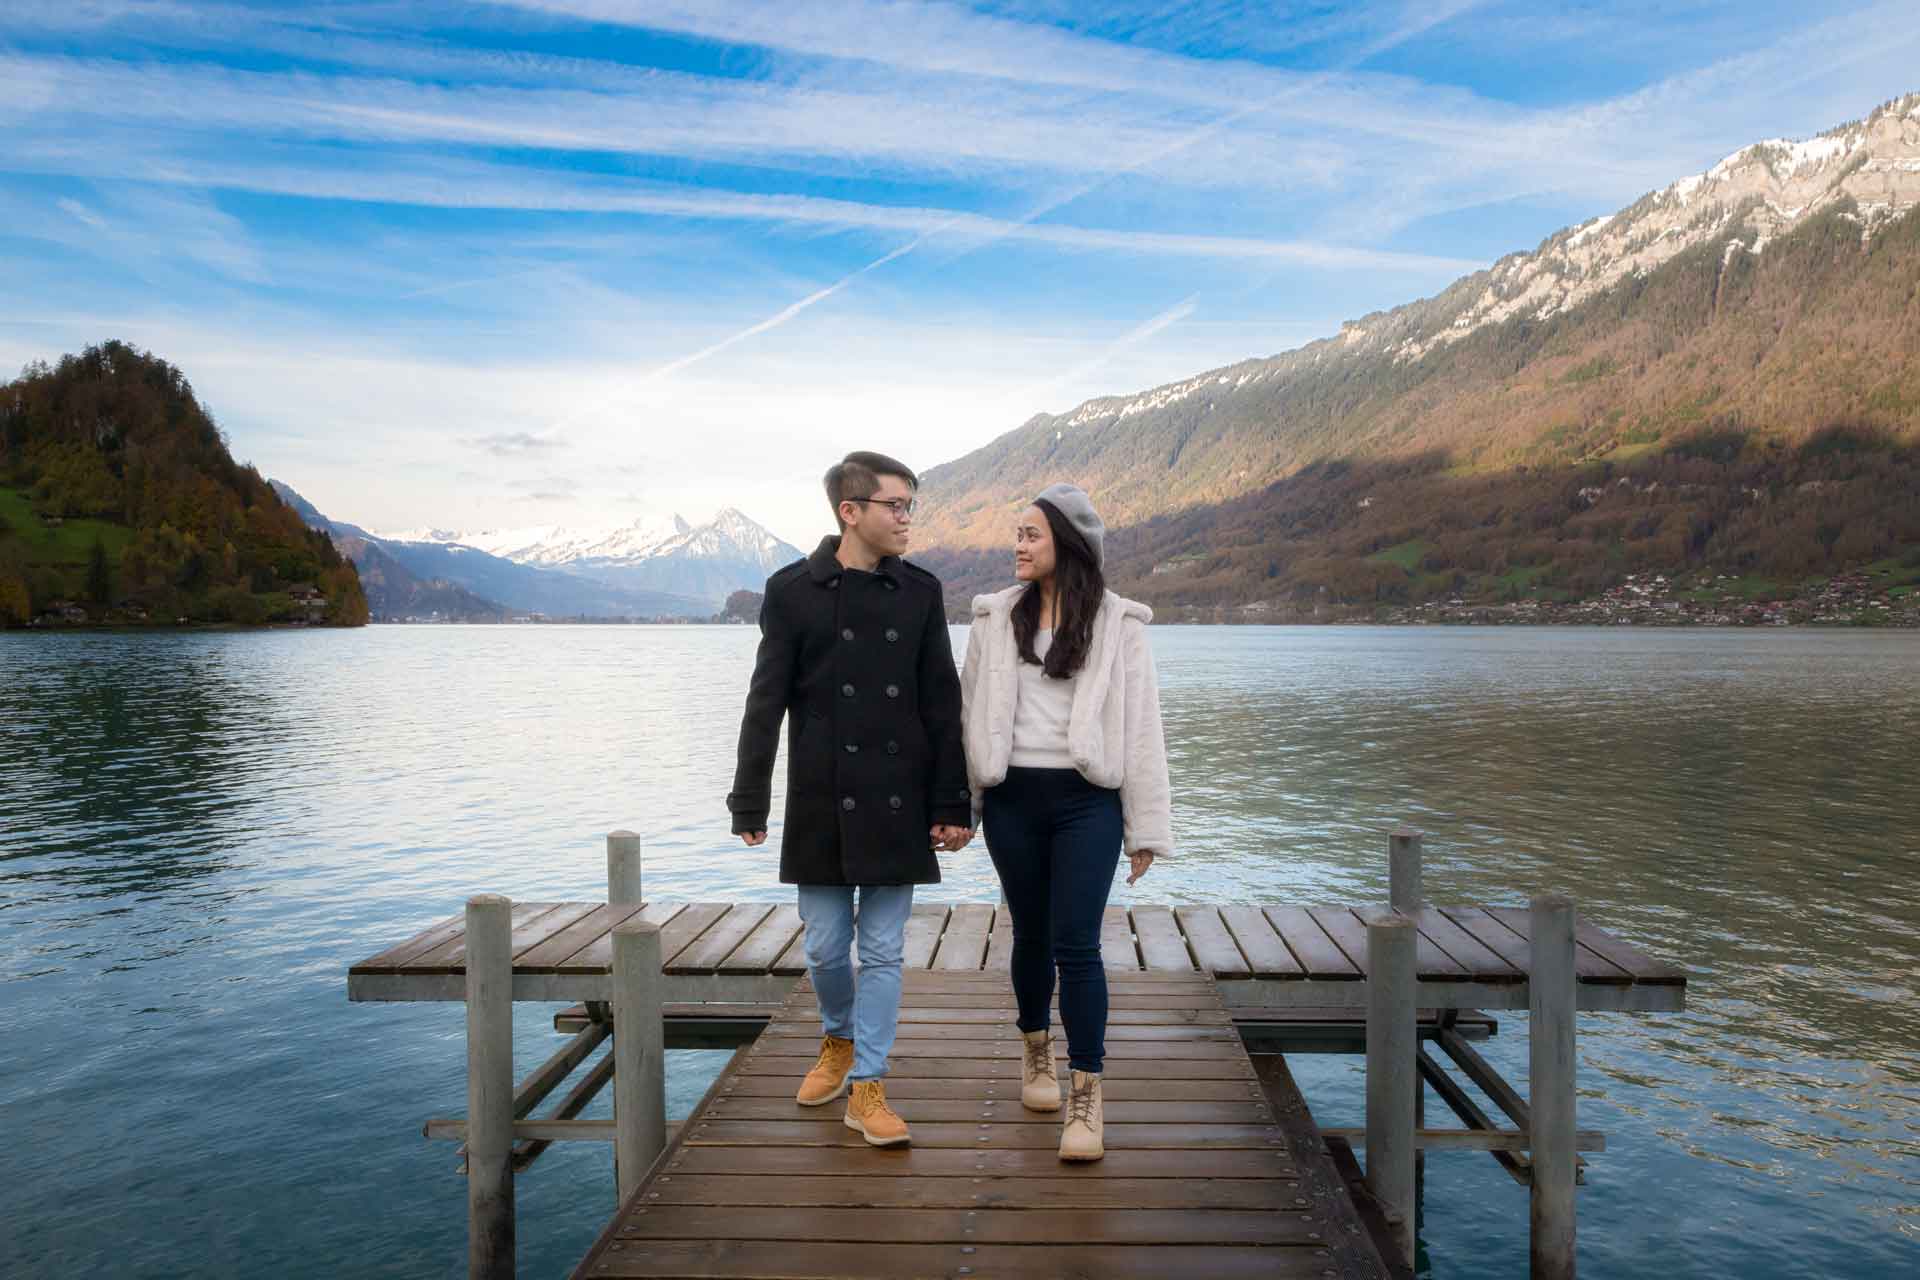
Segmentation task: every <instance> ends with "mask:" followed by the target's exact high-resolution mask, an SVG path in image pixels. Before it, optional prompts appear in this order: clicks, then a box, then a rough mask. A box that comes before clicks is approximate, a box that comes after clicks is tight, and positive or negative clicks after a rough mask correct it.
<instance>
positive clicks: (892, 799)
mask: <svg viewBox="0 0 1920 1280" xmlns="http://www.w3.org/2000/svg"><path fill="white" fill-rule="evenodd" d="M899 807H900V797H899V796H888V797H887V808H889V809H898V808H899Z"/></svg>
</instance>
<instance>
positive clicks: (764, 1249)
mask: <svg viewBox="0 0 1920 1280" xmlns="http://www.w3.org/2000/svg"><path fill="white" fill-rule="evenodd" d="M619 1244H620V1242H618V1241H615V1242H614V1243H613V1244H612V1245H610V1246H608V1251H607V1252H605V1253H602V1252H600V1251H598V1250H596V1251H595V1252H594V1253H593V1254H591V1255H589V1259H588V1261H587V1262H583V1263H582V1264H581V1266H580V1268H579V1269H578V1270H576V1271H575V1272H574V1273H573V1274H574V1276H575V1277H576V1280H587V1278H588V1277H599V1276H662V1277H664V1276H676V1277H707V1276H763V1277H779V1278H780V1280H933V1278H936V1277H937V1278H938V1280H947V1278H948V1277H951V1276H955V1275H975V1276H1099V1277H1101V1278H1102V1280H1166V1278H1167V1277H1168V1276H1171V1275H1192V1276H1206V1277H1209V1280H1254V1278H1255V1277H1258V1278H1259V1280H1295V1278H1296V1277H1298V1278H1300V1280H1308V1278H1311V1280H1319V1278H1320V1277H1321V1276H1322V1275H1323V1274H1324V1271H1323V1265H1324V1258H1323V1257H1322V1256H1321V1255H1323V1254H1324V1253H1325V1250H1323V1249H1314V1248H1287V1247H1278V1248H1276V1247H1273V1246H1268V1245H1213V1246H1206V1245H1191V1244H1178V1245H1154V1246H1143V1245H1111V1246H1098V1245H1078V1246H1075V1245H1004V1244H1002V1245H992V1244H983V1245H954V1244H896V1245H888V1246H887V1247H886V1248H884V1249H876V1248H874V1247H873V1246H872V1245H870V1244H867V1243H864V1242H842V1241H832V1242H818V1243H808V1242H801V1241H793V1240H738V1241H736V1240H656V1241H649V1242H648V1243H647V1244H646V1246H645V1247H644V1248H641V1247H632V1248H627V1249H625V1250H624V1251H621V1252H614V1251H613V1250H615V1249H617V1248H619ZM964 1249H971V1250H972V1252H970V1253H967V1252H963V1250H964ZM589 1268H590V1269H589Z"/></svg>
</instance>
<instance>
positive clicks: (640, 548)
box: [382, 507, 801, 607]
mask: <svg viewBox="0 0 1920 1280" xmlns="http://www.w3.org/2000/svg"><path fill="white" fill-rule="evenodd" d="M382 536H383V537H384V538H385V539H386V540H388V541H389V542H416V543H418V542H424V543H436V544H439V545H442V546H459V547H472V548H474V549H475V550H478V551H484V552H486V553H487V554H488V555H491V556H497V557H499V558H501V559H503V560H511V561H513V562H514V563H515V564H523V565H531V566H537V567H539V568H543V569H557V570H560V571H561V572H563V573H569V574H573V575H575V576H577V577H582V578H591V579H593V580H595V581H599V582H604V583H607V584H609V585H612V586H618V587H623V588H628V589H645V590H651V591H665V592H671V593H673V594H675V595H682V596H692V597H694V598H696V599H701V600H711V601H713V602H714V603H715V605H716V607H717V606H718V604H719V603H720V602H721V601H723V600H725V599H726V597H727V595H728V594H729V593H731V592H734V591H738V590H740V589H742V588H746V589H748V590H758V589H759V588H760V587H761V586H762V585H763V584H764V583H765V582H766V579H767V575H768V574H770V573H772V572H773V571H774V570H775V569H778V568H780V567H781V566H782V565H786V564H791V563H792V562H793V561H795V560H798V559H799V558H800V556H801V552H800V550H799V549H798V548H796V547H794V546H792V545H791V544H789V543H786V542H782V541H781V540H780V539H779V538H777V537H775V536H774V535H773V534H772V533H770V532H768V531H767V530H766V529H765V528H764V527H762V526H761V525H759V524H756V523H755V522H754V521H753V520H752V519H750V518H748V517H747V516H746V515H744V514H743V513H741V512H740V511H737V510H735V509H734V508H731V507H729V508H727V509H726V510H724V511H721V512H719V513H718V514H717V515H715V516H714V518H713V519H712V520H710V521H708V522H707V523H706V524H703V525H692V524H689V523H688V522H687V521H686V520H684V519H682V518H681V517H680V516H678V515H675V516H672V517H670V518H669V519H666V520H657V519H651V518H647V517H642V518H641V519H638V520H635V521H634V522H633V523H631V524H627V525H621V526H618V527H614V528H568V527H565V526H560V525H535V526H531V527H526V528H517V529H480V530H471V531H462V530H450V529H411V530H404V531H401V532H398V533H389V534H384V535H382Z"/></svg>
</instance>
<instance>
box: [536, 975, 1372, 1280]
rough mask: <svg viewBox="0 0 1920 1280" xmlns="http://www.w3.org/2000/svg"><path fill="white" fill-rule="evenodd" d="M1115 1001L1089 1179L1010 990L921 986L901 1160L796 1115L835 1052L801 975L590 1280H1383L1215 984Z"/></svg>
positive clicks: (897, 1090)
mask: <svg viewBox="0 0 1920 1280" xmlns="http://www.w3.org/2000/svg"><path fill="white" fill-rule="evenodd" d="M1111 989H1112V999H1113V1001H1114V1004H1115V1008H1114V1009H1113V1012H1112V1018H1111V1023H1110V1026H1109V1029H1108V1046H1107V1071H1106V1075H1105V1091H1106V1096H1107V1103H1106V1112H1107V1124H1106V1128H1107V1142H1108V1146H1109V1151H1108V1154H1107V1157H1106V1159H1104V1160H1102V1161H1100V1162H1098V1163H1096V1164H1092V1165H1077V1166H1076V1165H1067V1164H1062V1163H1061V1162H1060V1160H1059V1159H1058V1157H1057V1156H1056V1154H1055V1151H1054V1148H1055V1147H1056V1146H1057V1145H1058V1144H1059V1127H1060V1119H1059V1116H1058V1115H1039V1114H1036V1113H1033V1112H1029V1111H1027V1110H1025V1109H1024V1108H1023V1107H1022V1106H1021V1105H1020V1063H1021V1048H1020V1042H1019V1040H1018V1038H1017V1037H1015V1036H1014V1035H1013V1034H1012V1033H1011V1031H1010V1030H1009V1028H1010V1027H1011V1026H1012V1022H1013V1017H1014V1011H1013V1006H1012V1000H1011V993H1010V991H1009V989H1008V987H1007V984H1006V981H1005V980H1004V978H1002V977H1000V976H999V975H987V974H981V973H978V972H972V973H947V972H939V971H927V970H922V971H919V972H915V973H913V974H911V975H909V976H908V977H907V979H906V982H905V991H904V993H903V998H902V1001H901V1021H900V1036H899V1039H898V1041H897V1042H896V1044H895V1047H894V1052H893V1055H892V1063H893V1069H892V1072H891V1074H890V1075H889V1076H888V1079H887V1092H888V1096H889V1098H891V1099H893V1100H894V1101H895V1103H896V1105H897V1107H898V1109H899V1110H900V1111H901V1112H902V1113H903V1114H905V1115H906V1116H907V1117H909V1120H910V1122H911V1124H912V1128H913V1144H912V1146H911V1147H909V1148H906V1149H901V1150H875V1149H873V1148H870V1147H868V1146H867V1145H866V1144H865V1143H864V1142H863V1141H862V1140H861V1139H860V1136H859V1135H858V1134H856V1133H853V1132H851V1131H850V1130H848V1129H847V1127H846V1126H845V1125H843V1124H842V1123H841V1121H840V1112H841V1108H840V1107H838V1106H826V1107H820V1108H803V1107H800V1106H797V1105H795V1103H794V1101H793V1089H794V1082H795V1081H796V1080H797V1079H798V1078H799V1076H800V1075H802V1074H804V1073H805V1071H806V1069H807V1068H808V1067H809V1066H810V1065H812V1062H813V1057H814V1053H815V1051H816V1050H817V1049H818V1047H819V1043H820V1021H819V1010H818V1007H817V1006H816V1004H815V1003H814V998H813V993H812V991H811V990H810V989H809V988H807V987H806V985H805V984H804V983H803V984H801V986H800V987H799V988H798V989H796V990H795V991H794V993H793V994H792V995H791V996H789V997H788V999H787V1000H786V1001H785V1002H784V1003H783V1004H782V1005H781V1006H780V1008H779V1010H778V1012H776V1013H775V1015H774V1016H773V1019H772V1021H771V1022H770V1023H769V1025H768V1026H767V1028H766V1030H765V1031H764V1032H763V1033H762V1034H761V1035H760V1037H759V1038H758V1039H757V1040H756V1041H755V1042H754V1043H753V1045H751V1046H750V1047H748V1048H745V1049H742V1050H740V1051H739V1052H738V1053H737V1054H736V1055H735V1058H734V1061H733V1062H732V1064H731V1065H729V1066H728V1068H727V1070H726V1071H725V1072H724V1073H723V1074H722V1075H721V1076H720V1078H719V1080H717V1081H716V1082H715V1084H714V1086H713V1088H712V1089H711V1090H710V1091H709V1093H708V1095H707V1097H706V1099H705V1100H704V1101H703V1102H702V1103H701V1105H700V1106H699V1108H698V1109H697V1110H696V1111H695V1112H694V1114H693V1116H692V1117H691V1118H690V1119H689V1120H688V1121H687V1122H686V1123H685V1124H684V1125H683V1126H681V1129H680V1132H679V1135H678V1137H677V1138H676V1139H675V1141H674V1143H673V1144H672V1145H671V1146H670V1147H668V1149H667V1151H666V1154H665V1155H664V1157H663V1158H662V1159H661V1160H660V1161H658V1162H657V1163H656V1164H655V1165H654V1167H653V1170H652V1172H651V1173H650V1174H649V1176H648V1177H647V1178H646V1180H645V1181H644V1182H642V1183H641V1184H640V1186H639V1187H638V1188H637V1189H636V1191H635V1192H634V1194H633V1195H632V1196H630V1197H629V1198H628V1199H627V1200H626V1201H625V1202H624V1203H623V1204H622V1205H621V1206H620V1209H619V1211H618V1212H617V1213H616V1214H615V1216H614V1218H613V1221H612V1222H611V1223H609V1224H608V1226H607V1228H606V1230H605V1231H604V1232H603V1233H602V1234H601V1237H600V1239H599V1241H598V1242H596V1244H595V1245H594V1247H593V1250H592V1252H590V1253H589V1254H588V1255H587V1258H586V1259H585V1261H583V1262H582V1263H581V1264H580V1266H579V1268H578V1269H577V1270H576V1271H575V1273H574V1274H575V1275H576V1276H579V1277H597V1276H736V1277H743V1276H783V1277H795V1278H798V1277H819V1278H820V1280H832V1278H834V1277H875V1278H881V1277H884V1278H887V1280H896V1278H899V1277H914V1276H942V1277H945V1276H968V1275H979V1276H1061V1275H1089V1276H1091V1275H1100V1276H1112V1277H1116V1280H1118V1278H1121V1277H1165V1276H1175V1275H1192V1276H1218V1277H1231V1276H1255V1275H1258V1276H1268V1277H1272V1276H1314V1277H1318V1276H1323V1275H1327V1274H1329V1273H1331V1274H1335V1275H1339V1276H1342V1277H1356V1278H1359V1277H1367V1278H1372V1277H1380V1278H1381V1280H1384V1278H1385V1277H1387V1276H1388V1275H1389V1274H1390V1273H1389V1271H1388V1270H1387V1267H1386V1265H1385V1264H1384V1263H1383V1262H1382V1261H1381V1258H1380V1255H1379V1252H1378V1249H1377V1248H1376V1246H1375V1244H1374V1242H1373V1240H1372V1239H1371V1237H1369V1236H1367V1235H1366V1234H1365V1233H1364V1231H1363V1230H1362V1229H1361V1226H1360V1222H1359V1218H1358V1215H1357V1213H1356V1212H1355V1211H1354V1210H1353V1208H1352V1205H1351V1202H1350V1201H1349V1200H1348V1199H1347V1198H1346V1197H1345V1196H1344V1195H1340V1196H1334V1195H1329V1194H1326V1193H1325V1189H1326V1188H1330V1187H1333V1186H1335V1185H1337V1184H1338V1182H1339V1175H1338V1173H1337V1172H1336V1171H1335V1169H1334V1166H1333V1162H1332V1159H1331V1158H1330V1156H1329V1155H1328V1153H1327V1152H1326V1150H1325V1149H1324V1148H1323V1147H1322V1148H1319V1149H1313V1150H1304V1151H1303V1150H1296V1149H1295V1147H1294V1146H1293V1145H1292V1144H1291V1143H1290V1142H1289V1141H1288V1135H1287V1131H1286V1130H1285V1129H1284V1128H1283V1127H1282V1125H1281V1124H1280V1122H1279V1118H1278V1114H1277V1113H1276V1110H1275V1107H1274V1105H1273V1103H1272V1102H1271V1101H1270V1100H1269V1098H1268V1095H1267V1090H1266V1088H1265V1086H1264V1085H1263V1082H1262V1080H1261V1078H1260V1077H1259V1075H1258V1074H1257V1073H1256V1072H1255V1070H1254V1066H1253V1063H1252V1060H1251V1059H1250V1058H1249V1057H1248V1055H1247V1052H1246V1050H1245V1048H1244V1047H1243V1046H1242V1045H1241V1042H1240V1037H1239V1034H1238V1033H1237V1032H1236V1031H1235V1029H1234V1026H1233V1021H1232V1018H1231V1015H1229V1013H1228V1012H1227V1010H1226V1007H1225V1006H1224V1005H1223V1004H1222V1003H1221V1001H1220V999H1219V994H1218V992H1217V991H1216V990H1215V987H1214V984H1213V983H1212V981H1210V980H1209V979H1208V978H1206V977H1205V976H1204V975H1201V974H1198V973H1193V972H1188V973H1184V974H1177V975H1176V974H1168V975H1158V974H1156V975H1139V976H1134V975H1128V976H1125V977H1116V978H1115V979H1114V980H1113V981H1112V983H1111ZM1061 1048H1062V1052H1063V1056H1064V1046H1061ZM1296 1096H1297V1095H1296ZM1295 1114H1296V1115H1300V1114H1304V1107H1303V1106H1302V1107H1297V1108H1296V1109H1295ZM1316 1189H1318V1190H1319V1191H1320V1194H1317V1195H1316V1194H1314V1191H1315V1190H1316ZM1336 1247H1337V1249H1338V1254H1337V1255H1336Z"/></svg>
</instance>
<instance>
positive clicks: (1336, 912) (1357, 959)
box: [1307, 907, 1367, 977]
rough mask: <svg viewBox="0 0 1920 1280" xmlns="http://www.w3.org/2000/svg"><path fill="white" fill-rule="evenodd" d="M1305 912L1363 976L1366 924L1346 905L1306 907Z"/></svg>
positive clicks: (1365, 951) (1365, 955)
mask: <svg viewBox="0 0 1920 1280" xmlns="http://www.w3.org/2000/svg"><path fill="white" fill-rule="evenodd" d="M1307 914H1308V915H1310V916H1312V917H1313V922H1314V923H1315V924H1317V925H1319V926H1320V931H1321V932H1322V933H1324V934H1326V935H1327V937H1329V938H1331V939H1332V940H1333V945H1334V946H1336V947H1338V948H1340V954H1341V955H1343V956H1345V957H1346V958H1347V962H1348V963H1349V964H1351V965H1352V966H1353V967H1354V968H1355V969H1356V970H1358V971H1359V973H1360V976H1361V977H1365V976H1366V974H1367V926H1366V925H1364V924H1362V923H1361V922H1360V917H1359V916H1356V915H1354V914H1353V912H1352V910H1351V909H1349V908H1347V907H1308V908H1307Z"/></svg>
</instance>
